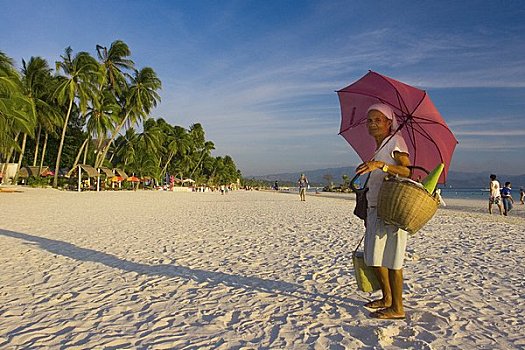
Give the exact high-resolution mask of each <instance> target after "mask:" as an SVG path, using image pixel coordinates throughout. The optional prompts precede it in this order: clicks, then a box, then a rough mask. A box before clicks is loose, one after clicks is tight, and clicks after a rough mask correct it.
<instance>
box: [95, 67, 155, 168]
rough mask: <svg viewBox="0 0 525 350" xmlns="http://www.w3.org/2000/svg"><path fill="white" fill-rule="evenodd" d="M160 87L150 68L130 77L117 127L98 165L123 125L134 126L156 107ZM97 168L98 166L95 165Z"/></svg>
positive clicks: (124, 92)
mask: <svg viewBox="0 0 525 350" xmlns="http://www.w3.org/2000/svg"><path fill="white" fill-rule="evenodd" d="M161 86H162V83H161V81H160V80H159V78H158V77H157V74H156V73H155V71H154V70H153V69H152V68H149V67H146V68H143V69H141V70H140V71H137V72H136V73H135V75H134V77H132V79H131V82H130V84H129V86H128V87H127V88H126V91H123V97H124V98H123V100H122V101H121V104H122V105H123V106H122V107H123V108H122V110H121V111H122V112H121V113H122V114H123V115H122V116H121V120H120V123H119V124H118V125H117V127H116V128H115V130H114V131H113V134H112V136H111V139H110V140H109V142H108V143H107V145H106V146H105V147H104V150H103V151H102V155H101V157H100V159H99V164H100V163H101V162H102V161H103V160H104V159H105V158H106V154H107V152H108V150H109V147H110V146H111V144H112V143H113V141H114V140H115V138H116V137H117V135H118V133H119V132H120V130H122V128H123V127H124V126H125V125H134V124H136V123H137V122H140V121H141V120H142V119H144V118H146V117H147V116H148V114H149V113H150V112H151V109H152V108H154V107H156V106H157V103H158V101H160V95H159V94H158V93H157V90H158V89H160V88H161ZM97 166H99V165H98V164H97Z"/></svg>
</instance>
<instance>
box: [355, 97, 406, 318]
mask: <svg viewBox="0 0 525 350" xmlns="http://www.w3.org/2000/svg"><path fill="white" fill-rule="evenodd" d="M367 115H368V118H367V126H368V133H369V134H370V135H371V136H372V137H373V138H374V139H375V143H376V153H375V156H374V159H372V160H370V161H367V162H364V163H362V164H360V165H359V166H358V167H357V169H356V173H357V174H360V175H362V174H366V173H371V174H370V178H369V180H368V192H367V194H366V196H367V199H368V210H367V219H366V231H365V249H364V253H365V254H364V255H365V263H366V265H368V266H372V267H373V269H374V272H375V274H376V276H377V279H378V281H379V284H380V286H381V291H382V293H383V296H382V298H381V299H378V300H373V301H370V302H368V303H366V304H365V307H367V308H371V309H376V311H375V312H372V313H371V314H370V317H373V318H379V319H403V318H405V311H404V308H403V262H404V258H405V250H406V244H407V232H406V231H404V230H400V229H398V228H397V227H395V226H392V225H387V224H386V223H385V222H384V221H383V220H382V219H380V218H379V217H378V216H377V198H378V195H379V189H380V187H381V183H382V182H383V179H384V177H385V176H386V175H388V174H391V175H398V176H401V177H408V176H409V175H410V169H409V168H408V166H410V159H409V154H408V147H407V145H406V143H405V141H404V139H403V137H402V136H401V135H400V134H392V133H393V132H394V131H395V130H396V129H397V121H396V116H395V114H394V111H393V110H392V109H391V108H390V107H389V106H388V105H386V104H381V103H379V104H375V105H372V106H371V107H370V108H369V109H368V111H367Z"/></svg>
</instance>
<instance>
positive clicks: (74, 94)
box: [53, 47, 99, 188]
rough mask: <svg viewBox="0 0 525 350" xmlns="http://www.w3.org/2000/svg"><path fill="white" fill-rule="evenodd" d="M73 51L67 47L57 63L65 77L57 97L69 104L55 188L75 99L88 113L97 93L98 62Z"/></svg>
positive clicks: (83, 53) (56, 182)
mask: <svg viewBox="0 0 525 350" xmlns="http://www.w3.org/2000/svg"><path fill="white" fill-rule="evenodd" d="M72 54H73V50H72V49H71V47H67V48H66V50H65V53H64V55H61V56H60V57H61V58H62V61H58V62H56V69H57V72H58V71H59V70H62V71H63V72H64V74H65V76H63V77H62V79H60V81H59V84H58V86H57V88H56V90H55V94H56V95H55V96H56V97H57V100H58V102H59V103H60V104H62V105H66V104H67V112H66V115H65V117H64V123H63V127H62V135H61V138H60V144H59V147H58V154H57V159H56V164H55V177H54V179H53V187H55V188H56V187H58V172H59V170H60V158H61V156H62V149H63V147H64V140H65V138H66V131H67V126H68V122H69V117H70V116H71V111H72V109H73V104H74V102H75V99H77V100H78V106H79V110H80V112H81V113H86V112H87V104H88V101H89V100H90V99H91V98H92V97H93V94H94V91H95V86H94V84H95V82H96V81H97V78H98V77H97V72H98V67H99V65H98V62H97V61H96V60H95V59H94V58H93V57H92V56H91V55H90V54H89V53H87V52H79V53H78V54H77V55H75V56H74V57H73V56H72Z"/></svg>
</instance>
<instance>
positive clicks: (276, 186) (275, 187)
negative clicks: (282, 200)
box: [273, 181, 279, 191]
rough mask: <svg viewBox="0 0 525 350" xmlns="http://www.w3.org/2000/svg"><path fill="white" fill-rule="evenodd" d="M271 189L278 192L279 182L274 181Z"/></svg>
mask: <svg viewBox="0 0 525 350" xmlns="http://www.w3.org/2000/svg"><path fill="white" fill-rule="evenodd" d="M273 189H274V190H276V191H279V181H275V183H274V184H273Z"/></svg>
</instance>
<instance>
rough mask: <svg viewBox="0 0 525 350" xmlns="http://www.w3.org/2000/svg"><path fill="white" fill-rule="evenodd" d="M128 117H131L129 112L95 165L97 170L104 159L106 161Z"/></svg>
mask: <svg viewBox="0 0 525 350" xmlns="http://www.w3.org/2000/svg"><path fill="white" fill-rule="evenodd" d="M128 117H129V112H128V113H127V114H126V115H125V116H124V119H122V122H121V123H120V124H119V125H118V126H117V128H116V129H115V131H114V132H113V134H112V135H111V138H110V139H109V142H108V144H107V145H106V146H105V147H104V150H103V151H102V155H101V156H100V158H99V159H98V163H97V164H95V165H96V168H99V167H100V165H101V164H102V163H104V159H106V155H107V154H108V150H109V147H110V146H111V144H112V143H113V141H115V139H116V138H117V135H118V133H119V132H120V130H121V129H122V128H123V127H124V125H125V124H126V121H127V120H128Z"/></svg>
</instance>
